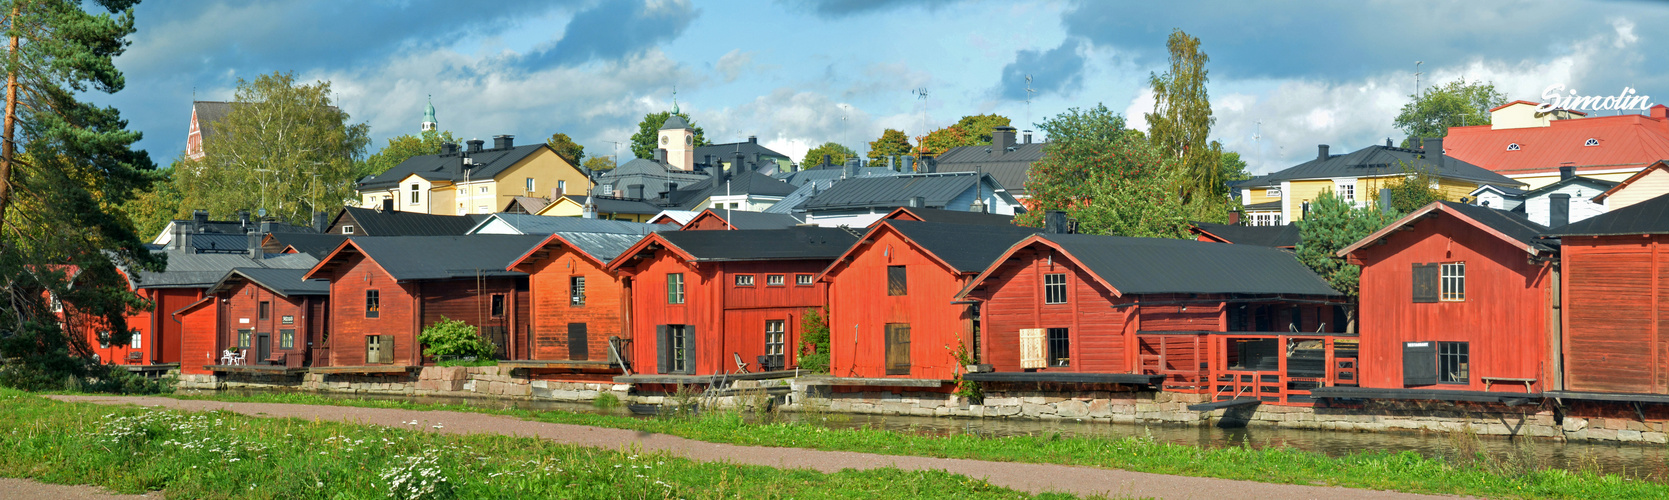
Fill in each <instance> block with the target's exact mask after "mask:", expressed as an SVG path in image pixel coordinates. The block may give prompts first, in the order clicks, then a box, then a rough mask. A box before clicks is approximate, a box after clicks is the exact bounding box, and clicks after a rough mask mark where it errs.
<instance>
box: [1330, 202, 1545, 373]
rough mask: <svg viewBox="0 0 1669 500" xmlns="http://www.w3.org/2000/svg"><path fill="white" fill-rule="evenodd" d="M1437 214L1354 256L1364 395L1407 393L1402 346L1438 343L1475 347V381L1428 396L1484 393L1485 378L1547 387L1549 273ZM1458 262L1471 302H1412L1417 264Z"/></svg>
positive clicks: (1472, 361) (1472, 356) (1475, 230)
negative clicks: (1358, 271)
mask: <svg viewBox="0 0 1669 500" xmlns="http://www.w3.org/2000/svg"><path fill="white" fill-rule="evenodd" d="M1434 213H1435V214H1436V215H1434V216H1432V217H1428V218H1426V219H1423V220H1420V221H1418V222H1415V223H1413V224H1411V225H1409V226H1408V227H1407V230H1404V231H1398V232H1395V233H1393V234H1391V235H1389V236H1387V237H1386V238H1385V240H1384V243H1383V244H1380V245H1374V246H1369V247H1365V248H1363V249H1361V250H1358V251H1357V252H1356V253H1355V254H1354V257H1355V258H1357V259H1360V261H1361V262H1363V264H1365V265H1364V266H1363V267H1362V277H1361V284H1362V285H1361V298H1360V301H1361V302H1360V307H1359V310H1360V311H1361V312H1360V316H1361V318H1360V321H1359V322H1358V324H1359V325H1360V328H1359V330H1358V331H1359V332H1360V333H1361V340H1362V344H1361V365H1362V368H1361V373H1360V374H1361V385H1362V387H1375V388H1401V387H1403V373H1402V347H1403V343H1404V342H1422V341H1439V342H1468V343H1469V345H1468V349H1469V351H1470V353H1469V358H1470V364H1471V366H1470V367H1469V370H1468V371H1469V378H1470V381H1471V383H1469V384H1438V385H1435V386H1429V387H1428V388H1435V389H1454V390H1474V391H1482V390H1484V384H1483V382H1482V381H1481V380H1480V378H1481V377H1506V378H1533V379H1536V380H1537V382H1536V384H1535V387H1534V390H1536V391H1541V390H1545V389H1547V387H1545V385H1544V383H1545V382H1546V381H1547V374H1546V373H1544V371H1543V367H1544V365H1545V363H1546V361H1545V360H1546V359H1547V358H1548V351H1547V349H1548V342H1547V338H1548V328H1549V324H1548V323H1549V322H1548V308H1549V300H1550V298H1551V295H1550V289H1551V283H1552V276H1551V273H1550V271H1549V269H1548V268H1547V267H1545V266H1544V265H1540V264H1530V263H1529V259H1530V254H1529V253H1528V252H1526V251H1524V250H1523V249H1521V248H1518V247H1516V246H1514V245H1512V244H1510V243H1508V242H1506V241H1503V240H1501V239H1499V238H1497V237H1495V236H1492V235H1490V234H1488V233H1486V232H1484V231H1483V230H1480V229H1478V228H1477V227H1474V226H1472V225H1470V224H1467V223H1465V222H1462V221H1460V220H1458V219H1456V218H1454V217H1453V216H1450V215H1448V214H1447V213H1436V212H1434ZM1457 261H1459V262H1465V263H1466V300H1464V301H1460V302H1437V303H1419V304H1416V303H1414V302H1413V286H1414V285H1413V264H1416V263H1441V262H1457ZM1509 387H1510V386H1509ZM1519 387H1520V388H1519V389H1518V390H1519V391H1522V390H1523V388H1522V386H1519Z"/></svg>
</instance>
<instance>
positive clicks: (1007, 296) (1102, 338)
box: [970, 244, 1216, 373]
mask: <svg viewBox="0 0 1669 500" xmlns="http://www.w3.org/2000/svg"><path fill="white" fill-rule="evenodd" d="M1051 255H1053V258H1051ZM1056 273H1060V274H1065V275H1066V289H1067V300H1066V303H1065V304H1045V303H1044V302H1045V300H1044V295H1043V275H1045V274H1056ZM970 296H972V297H975V298H979V299H982V300H984V301H985V305H984V308H983V310H982V311H981V312H982V313H983V314H984V319H983V320H982V321H981V329H982V330H983V335H982V337H983V338H982V339H981V342H982V344H983V345H982V346H981V347H982V349H981V350H982V351H984V352H983V353H981V356H980V360H981V361H983V362H985V363H986V364H990V365H992V367H993V368H994V369H995V370H997V371H999V372H1002V371H1008V372H1017V371H1020V370H1021V368H1020V330H1021V329H1023V328H1066V329H1067V338H1068V339H1069V341H1068V345H1069V351H1070V352H1071V355H1070V357H1071V362H1070V364H1071V366H1066V367H1051V368H1043V369H1039V370H1038V371H1044V372H1048V371H1064V372H1086V373H1129V372H1130V371H1131V370H1132V368H1133V366H1132V364H1131V359H1130V356H1129V355H1130V354H1131V353H1130V352H1129V345H1128V339H1130V338H1131V337H1130V336H1131V335H1133V334H1134V333H1135V329H1134V325H1130V328H1126V324H1125V323H1126V321H1127V316H1128V315H1130V314H1131V313H1133V312H1134V311H1133V310H1131V309H1128V308H1122V309H1114V308H1113V307H1112V306H1113V305H1114V304H1118V303H1123V302H1125V300H1124V299H1120V298H1118V297H1116V296H1114V295H1113V293H1112V291H1111V290H1108V289H1107V288H1106V287H1104V286H1102V285H1101V284H1100V283H1097V282H1095V278H1094V276H1092V275H1090V274H1089V273H1088V272H1086V271H1084V270H1081V269H1078V268H1077V267H1076V266H1074V265H1073V264H1072V262H1071V261H1070V260H1068V259H1066V258H1063V257H1062V256H1060V255H1058V254H1054V253H1053V250H1052V249H1050V248H1049V247H1047V246H1045V245H1041V244H1033V245H1031V246H1030V247H1028V248H1026V249H1022V250H1019V251H1017V252H1015V254H1014V255H1012V256H1011V257H1010V258H1009V259H1007V260H1005V261H1004V262H1003V263H1001V264H999V265H998V266H997V269H996V271H994V272H992V273H991V274H990V275H989V276H987V277H986V279H985V282H984V283H983V284H982V285H981V286H980V288H979V289H978V290H976V291H975V293H972V294H970ZM1195 309H1196V310H1203V309H1204V308H1195ZM1188 319H1192V318H1188ZM1210 319H1211V320H1212V322H1213V324H1212V325H1211V328H1203V327H1200V326H1196V327H1194V328H1193V329H1194V330H1202V329H1204V330H1214V329H1215V326H1216V325H1215V319H1216V318H1215V316H1212V317H1211V318H1210ZM1141 326H1142V327H1143V329H1160V328H1150V327H1151V326H1152V325H1148V324H1146V323H1145V322H1144V323H1143V324H1142V325H1141Z"/></svg>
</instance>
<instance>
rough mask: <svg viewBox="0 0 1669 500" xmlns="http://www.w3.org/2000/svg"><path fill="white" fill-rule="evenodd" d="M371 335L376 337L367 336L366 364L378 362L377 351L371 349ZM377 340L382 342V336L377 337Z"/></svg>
mask: <svg viewBox="0 0 1669 500" xmlns="http://www.w3.org/2000/svg"><path fill="white" fill-rule="evenodd" d="M371 337H374V335H371V336H366V337H365V364H367V365H372V364H376V363H377V351H376V350H374V349H371V345H372V344H371ZM377 340H378V341H379V342H380V341H381V340H382V337H377Z"/></svg>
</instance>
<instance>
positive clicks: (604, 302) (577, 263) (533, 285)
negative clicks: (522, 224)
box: [518, 245, 630, 361]
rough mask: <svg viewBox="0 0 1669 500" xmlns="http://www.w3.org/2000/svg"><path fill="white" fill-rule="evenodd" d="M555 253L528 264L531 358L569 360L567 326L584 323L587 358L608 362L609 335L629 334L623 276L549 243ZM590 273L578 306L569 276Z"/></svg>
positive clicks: (569, 248)
mask: <svg viewBox="0 0 1669 500" xmlns="http://www.w3.org/2000/svg"><path fill="white" fill-rule="evenodd" d="M546 248H550V249H551V252H550V255H549V256H547V257H545V258H544V259H542V260H539V261H538V262H532V263H524V265H522V266H519V267H518V269H520V270H523V271H528V272H529V276H528V281H529V285H530V286H529V288H530V289H531V295H532V304H533V306H532V316H531V319H530V321H531V323H529V325H528V329H529V331H530V332H531V333H530V335H531V336H532V340H533V342H532V344H533V352H532V355H531V356H530V357H529V358H528V359H539V360H561V359H569V349H568V324H569V323H584V324H585V333H586V354H587V357H586V358H585V359H587V360H598V361H605V360H608V359H609V358H608V338H609V337H610V336H615V335H618V336H620V337H622V338H629V337H630V335H629V334H628V333H627V332H626V329H625V317H624V314H623V313H624V311H623V309H622V308H623V306H624V302H623V301H622V299H624V296H623V294H624V293H625V287H624V286H622V284H621V282H620V278H618V277H616V276H615V275H614V274H612V273H610V272H608V270H606V269H603V267H602V266H600V265H598V264H597V263H596V261H593V260H591V259H590V258H587V257H585V256H584V255H582V254H581V253H579V252H577V251H575V250H574V249H573V248H572V247H569V246H567V245H559V246H547V247H546ZM575 276H583V277H585V304H584V305H578V306H576V305H573V302H572V300H571V297H570V293H569V290H568V288H569V286H568V285H569V279H570V278H573V277H575Z"/></svg>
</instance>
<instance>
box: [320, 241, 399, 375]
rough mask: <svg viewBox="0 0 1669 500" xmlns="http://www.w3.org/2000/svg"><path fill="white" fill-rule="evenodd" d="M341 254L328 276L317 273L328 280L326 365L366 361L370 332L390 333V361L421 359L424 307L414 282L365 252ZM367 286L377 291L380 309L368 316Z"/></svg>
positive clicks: (359, 363) (360, 363)
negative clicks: (403, 279)
mask: <svg viewBox="0 0 1669 500" xmlns="http://www.w3.org/2000/svg"><path fill="white" fill-rule="evenodd" d="M343 258H344V259H345V262H344V263H343V265H339V266H336V267H335V268H333V270H332V271H331V272H330V273H329V276H319V277H325V278H328V279H329V280H330V297H331V299H332V300H331V301H330V331H331V335H330V365H331V366H360V365H364V364H365V339H366V337H368V336H372V335H393V336H394V354H393V357H394V363H392V364H395V365H403V366H419V365H421V364H422V359H421V357H420V356H421V353H420V350H419V349H417V348H416V347H417V334H418V332H419V331H420V329H421V327H420V326H419V324H418V320H419V319H420V316H419V315H420V314H421V311H422V308H421V306H420V304H419V303H418V297H419V296H420V294H419V290H418V285H417V284H414V283H398V282H396V281H394V278H393V277H392V276H390V275H389V274H388V273H386V272H384V271H383V270H382V269H381V268H379V267H377V265H376V263H375V262H372V261H371V260H370V259H367V258H365V256H364V255H363V254H358V253H355V254H352V255H348V256H345V257H343ZM367 290H376V291H377V292H378V296H379V301H378V302H379V303H380V308H379V309H380V310H379V311H378V314H377V317H375V318H368V317H366V312H365V292H366V291H367Z"/></svg>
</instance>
